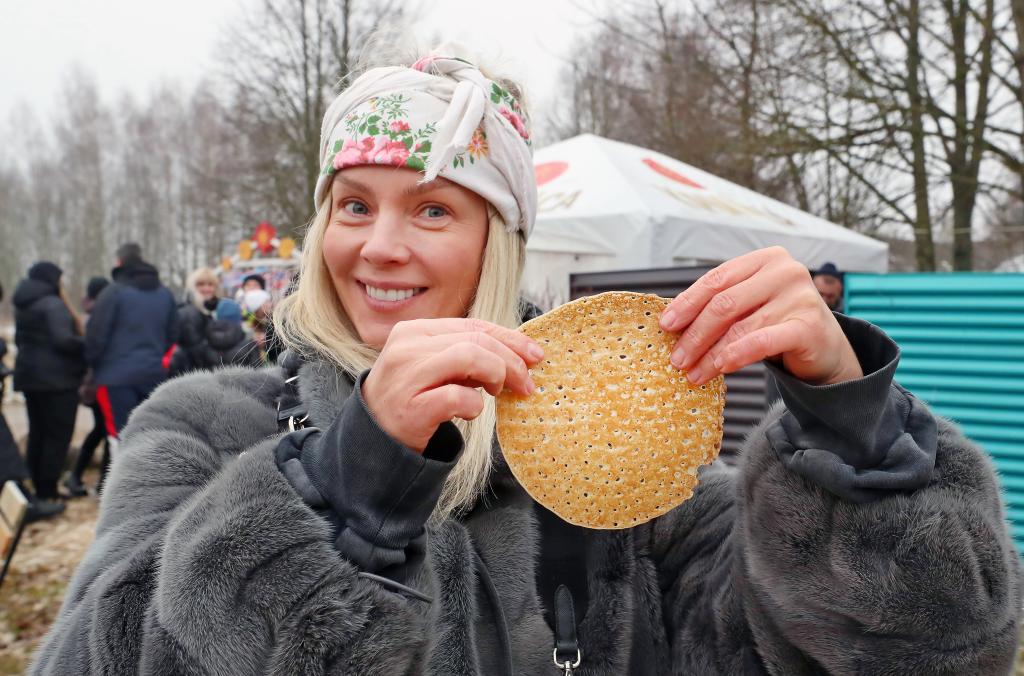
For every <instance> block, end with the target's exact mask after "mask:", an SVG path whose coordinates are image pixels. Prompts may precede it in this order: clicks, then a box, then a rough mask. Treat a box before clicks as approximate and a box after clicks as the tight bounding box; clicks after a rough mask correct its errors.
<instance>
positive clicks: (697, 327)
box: [661, 247, 864, 385]
mask: <svg viewBox="0 0 1024 676" xmlns="http://www.w3.org/2000/svg"><path fill="white" fill-rule="evenodd" d="M661 328H662V329H664V330H665V331H669V332H677V331H681V332H682V335H681V336H680V337H679V340H678V341H677V342H676V345H675V348H674V349H673V351H672V356H671V362H672V365H673V366H675V367H676V368H681V369H683V370H685V371H687V374H688V377H689V379H690V381H691V382H693V383H696V384H700V383H704V382H707V381H708V380H710V379H711V378H714V377H715V376H717V375H718V374H720V373H732V372H733V371H737V370H739V369H741V368H743V367H744V366H747V365H748V364H752V363H754V362H756V361H760V360H762V359H772V360H777V361H779V362H781V365H782V366H783V367H784V368H785V369H786V371H788V372H789V373H790V374H792V375H793V376H795V377H796V378H799V379H800V380H803V381H805V382H807V383H810V384H813V385H828V384H831V383H840V382H843V381H846V380H853V379H855V378H861V377H863V375H864V373H863V371H862V370H861V367H860V362H859V361H858V360H857V355H856V354H854V351H853V347H852V346H851V345H850V341H849V340H847V339H846V336H845V335H844V334H843V331H842V329H841V328H840V327H839V322H837V321H836V318H835V317H834V316H833V315H832V311H831V310H829V309H828V306H826V305H825V302H824V301H823V300H822V299H821V296H820V295H819V294H818V290H817V289H816V288H814V283H813V282H812V281H811V277H810V275H809V274H808V272H807V268H806V267H804V266H803V265H801V264H800V263H797V262H796V261H795V260H793V258H792V257H791V256H790V255H789V252H788V251H786V250H785V249H783V248H781V247H771V248H768V249H760V250H758V251H753V252H751V253H749V254H745V255H743V256H740V257H738V258H734V259H732V260H730V261H727V262H725V263H723V264H722V265H719V266H718V267H717V268H715V269H714V270H711V271H709V272H708V273H706V274H705V275H704V276H703V277H701V278H700V279H698V280H697V281H696V282H694V283H693V285H692V286H690V288H688V289H687V290H686V291H683V292H682V293H681V294H679V295H678V296H676V297H675V298H674V299H673V300H672V302H670V303H669V305H668V307H667V308H666V309H665V312H664V313H663V314H662V316H661Z"/></svg>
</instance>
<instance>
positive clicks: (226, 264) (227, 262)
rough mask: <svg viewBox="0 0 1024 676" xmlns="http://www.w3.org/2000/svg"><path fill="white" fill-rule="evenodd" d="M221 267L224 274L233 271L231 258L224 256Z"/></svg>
mask: <svg viewBox="0 0 1024 676" xmlns="http://www.w3.org/2000/svg"><path fill="white" fill-rule="evenodd" d="M220 267H221V269H222V270H223V271H224V272H228V271H230V270H231V256H224V257H222V258H221V259H220Z"/></svg>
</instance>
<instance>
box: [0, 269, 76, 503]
mask: <svg viewBox="0 0 1024 676" xmlns="http://www.w3.org/2000/svg"><path fill="white" fill-rule="evenodd" d="M3 297H4V290H3V287H2V286H0V300H3ZM6 358H7V341H6V340H4V339H3V338H0V487H3V485H4V484H5V483H7V482H8V481H13V482H15V483H16V484H17V485H18V488H20V489H21V492H22V494H23V495H24V496H25V498H26V499H27V500H28V510H27V511H26V513H25V520H26V522H31V521H38V520H39V519H45V518H47V517H51V516H56V515H58V514H60V513H61V512H63V511H64V504H63V503H61V502H57V501H56V500H54V501H50V500H42V499H40V498H38V497H36V495H35V493H34V492H33V491H32V489H31V488H29V486H28V485H27V484H26V483H25V481H26V480H27V479H28V478H29V471H28V467H27V466H26V465H25V460H24V458H22V457H21V451H20V450H19V449H18V442H17V441H15V439H14V434H13V433H12V432H11V428H10V427H9V426H8V424H7V418H5V417H4V414H3V401H4V395H5V394H6V391H7V378H8V376H10V375H12V374H13V373H14V371H12V370H11V369H10V368H8V367H7V363H6V362H5V359H6Z"/></svg>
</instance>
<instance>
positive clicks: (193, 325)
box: [178, 302, 216, 370]
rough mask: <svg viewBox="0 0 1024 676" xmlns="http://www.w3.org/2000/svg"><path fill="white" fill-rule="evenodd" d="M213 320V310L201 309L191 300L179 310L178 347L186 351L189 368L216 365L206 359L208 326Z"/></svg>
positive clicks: (203, 367) (205, 367) (204, 367)
mask: <svg viewBox="0 0 1024 676" xmlns="http://www.w3.org/2000/svg"><path fill="white" fill-rule="evenodd" d="M215 305H216V304H215ZM212 320H213V311H212V310H207V311H204V310H200V309H199V308H198V307H196V306H195V305H194V304H193V303H191V302H190V303H188V304H186V305H184V306H182V307H181V308H180V309H179V310H178V348H179V349H181V350H182V351H183V352H184V355H185V357H187V360H188V368H190V369H192V370H195V369H207V368H211V367H212V366H214V364H211V363H209V362H208V361H207V359H206V357H207V354H206V349H207V343H206V327H207V326H208V325H209V324H210V322H211V321H212Z"/></svg>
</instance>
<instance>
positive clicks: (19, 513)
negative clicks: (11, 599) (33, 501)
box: [0, 481, 28, 585]
mask: <svg viewBox="0 0 1024 676" xmlns="http://www.w3.org/2000/svg"><path fill="white" fill-rule="evenodd" d="M26 511H28V500H26V499H25V495H24V494H23V493H22V492H21V489H19V488H18V484H16V483H14V482H13V481H8V482H7V483H5V484H4V489H3V491H2V492H0V560H2V561H3V565H4V567H3V569H2V570H0V585H3V583H4V578H5V577H6V576H7V568H8V566H10V565H11V559H12V558H14V550H15V549H16V548H17V546H18V540H20V539H21V531H22V529H23V528H24V527H25V513H26Z"/></svg>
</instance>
